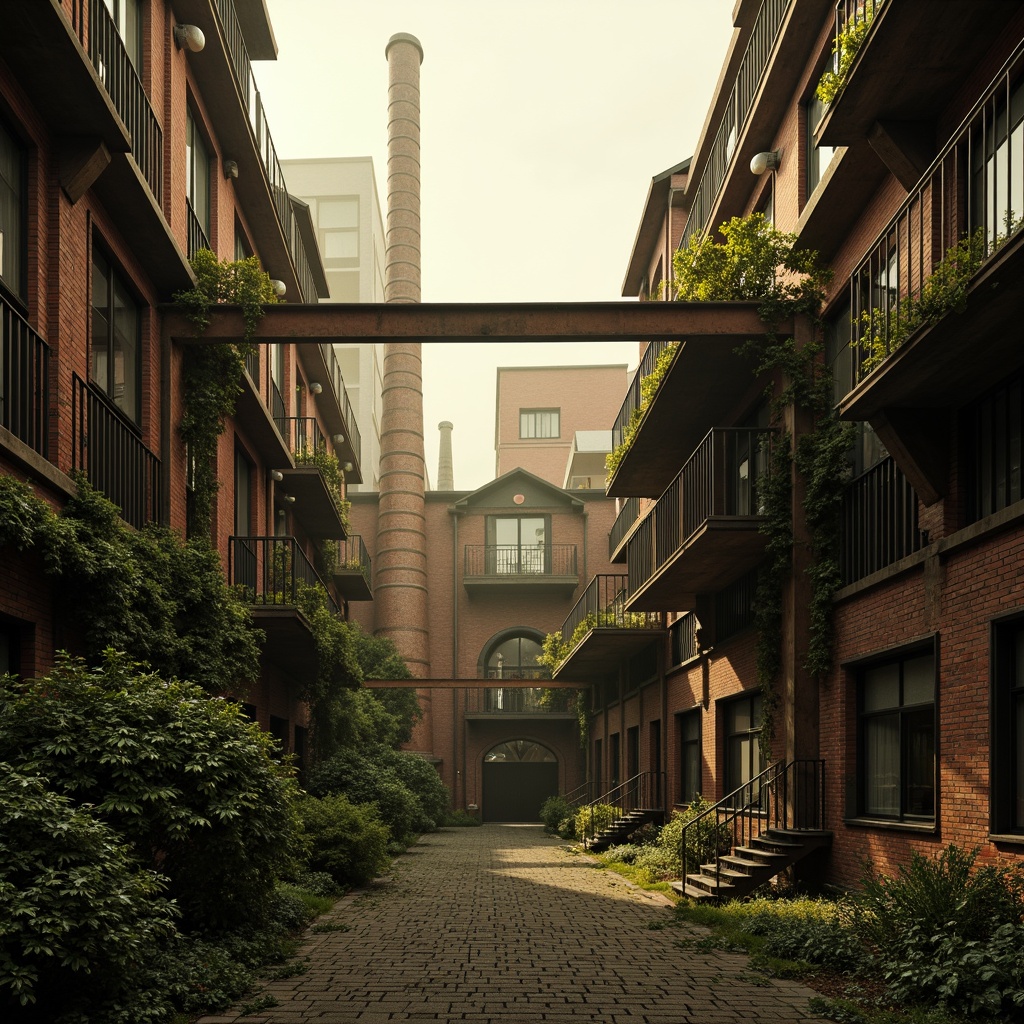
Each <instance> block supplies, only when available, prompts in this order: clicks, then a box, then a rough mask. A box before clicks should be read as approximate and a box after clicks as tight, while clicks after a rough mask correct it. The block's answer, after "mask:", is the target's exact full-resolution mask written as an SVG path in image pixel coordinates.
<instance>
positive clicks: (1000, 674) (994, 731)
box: [989, 609, 1024, 842]
mask: <svg viewBox="0 0 1024 1024" xmlns="http://www.w3.org/2000/svg"><path fill="white" fill-rule="evenodd" d="M1020 634H1024V609H1018V610H1017V611H1015V612H1013V613H1012V614H1011V615H1009V616H1002V617H1000V618H999V619H996V620H993V621H992V623H991V637H990V647H989V650H990V652H991V658H990V663H989V671H990V701H989V715H990V732H991V738H990V751H989V762H990V772H989V778H990V779H991V780H992V783H991V786H990V789H989V801H990V808H989V813H990V825H989V827H990V829H991V831H992V833H993V834H994V835H999V836H1006V837H1008V838H1010V839H1012V840H1015V841H1018V842H1024V725H1022V724H1021V722H1020V718H1019V715H1020V714H1021V712H1020V708H1019V707H1018V705H1022V704H1024V652H1020V653H1019V652H1018V650H1016V649H1015V648H1017V645H1018V644H1021V645H1022V646H1024V639H1020V640H1019V639H1018V636H1019V635H1020ZM1007 663H1009V665H1008V664H1007ZM1007 676H1009V677H1010V678H1009V679H1007ZM1007 682H1009V685H1007ZM1018 807H1020V810H1019V811H1018V810H1017V808H1018Z"/></svg>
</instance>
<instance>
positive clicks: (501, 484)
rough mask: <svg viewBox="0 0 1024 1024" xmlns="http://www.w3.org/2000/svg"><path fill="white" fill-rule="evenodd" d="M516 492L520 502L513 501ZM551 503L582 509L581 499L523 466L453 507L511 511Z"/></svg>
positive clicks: (467, 496) (510, 471)
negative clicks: (505, 509)
mask: <svg viewBox="0 0 1024 1024" xmlns="http://www.w3.org/2000/svg"><path fill="white" fill-rule="evenodd" d="M517 495H522V496H523V499H524V500H523V501H521V502H517V501H515V497H516V496H517ZM552 505H564V506H565V508H566V509H569V510H572V511H574V512H578V511H580V510H582V508H583V502H582V501H581V500H580V499H579V498H574V497H573V496H572V495H571V494H569V493H567V492H566V491H564V490H563V489H562V488H561V487H556V486H555V485H554V484H551V483H548V481H547V480H544V479H542V478H541V477H539V476H537V475H536V474H535V473H531V472H530V471H529V470H526V469H511V470H509V471H508V472H507V473H505V474H504V475H503V476H499V477H498V479H497V480H492V481H491V482H490V483H487V484H484V485H483V487H479V488H477V490H475V491H473V492H472V493H471V494H467V495H466V496H465V497H464V498H460V499H459V500H458V501H457V502H455V508H457V509H468V508H473V507H474V506H478V507H484V508H506V507H507V508H508V509H510V510H512V511H515V510H517V509H524V510H526V509H530V508H536V507H538V506H542V507H545V508H548V507H550V506H552Z"/></svg>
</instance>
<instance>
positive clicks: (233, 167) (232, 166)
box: [224, 160, 238, 178]
mask: <svg viewBox="0 0 1024 1024" xmlns="http://www.w3.org/2000/svg"><path fill="white" fill-rule="evenodd" d="M224 177H225V178H237V177H238V161H237V160H225V161H224Z"/></svg>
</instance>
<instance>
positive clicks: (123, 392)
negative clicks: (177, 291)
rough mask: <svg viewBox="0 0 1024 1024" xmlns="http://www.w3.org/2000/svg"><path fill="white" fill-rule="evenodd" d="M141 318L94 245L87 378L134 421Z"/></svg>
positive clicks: (138, 411) (138, 410)
mask: <svg viewBox="0 0 1024 1024" xmlns="http://www.w3.org/2000/svg"><path fill="white" fill-rule="evenodd" d="M141 320H142V316H141V312H140V308H139V304H138V303H137V302H136V301H135V299H134V298H132V295H131V293H130V292H129V291H128V288H127V286H126V285H125V283H124V281H123V280H122V279H121V277H120V275H119V274H118V273H117V271H116V270H114V268H113V267H112V266H111V265H110V262H109V261H108V260H107V259H106V257H105V256H104V255H103V253H101V252H100V251H99V249H97V248H96V247H95V246H94V247H93V254H92V365H91V379H92V382H93V384H95V385H96V386H97V387H98V388H100V390H102V391H104V392H106V394H107V396H108V397H109V398H110V400H111V401H112V402H113V403H114V405H116V406H117V407H118V408H119V409H120V410H121V411H122V412H123V413H124V414H125V415H126V416H127V417H128V418H129V419H131V420H132V421H133V422H135V423H138V422H139V421H140V418H141V408H140V402H139V392H140V389H141V385H140V379H139V375H140V369H141V368H140V362H141V352H140V346H141V343H140V330H141Z"/></svg>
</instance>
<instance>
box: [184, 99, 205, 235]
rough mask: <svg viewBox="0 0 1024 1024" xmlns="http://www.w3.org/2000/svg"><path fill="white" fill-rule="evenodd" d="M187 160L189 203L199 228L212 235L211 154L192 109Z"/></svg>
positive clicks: (188, 123) (188, 127) (188, 129)
mask: <svg viewBox="0 0 1024 1024" xmlns="http://www.w3.org/2000/svg"><path fill="white" fill-rule="evenodd" d="M185 160H186V163H187V166H188V205H189V209H190V210H191V211H192V214H193V216H194V217H195V219H196V222H197V224H198V226H199V228H200V229H201V230H202V232H203V235H204V236H205V238H204V241H208V239H209V237H210V154H209V153H208V151H207V149H206V143H204V142H203V138H202V136H201V135H200V134H199V129H198V128H197V127H196V122H195V119H194V118H193V117H192V111H191V110H190V111H189V112H188V118H187V121H186V123H185Z"/></svg>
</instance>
